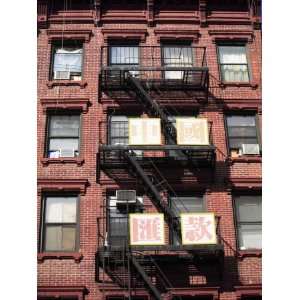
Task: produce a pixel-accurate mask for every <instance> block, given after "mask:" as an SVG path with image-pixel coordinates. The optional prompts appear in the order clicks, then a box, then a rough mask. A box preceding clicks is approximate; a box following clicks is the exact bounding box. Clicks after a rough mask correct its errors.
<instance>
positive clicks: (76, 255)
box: [37, 252, 83, 263]
mask: <svg viewBox="0 0 300 300" xmlns="http://www.w3.org/2000/svg"><path fill="white" fill-rule="evenodd" d="M82 258H83V255H82V253H80V252H41V253H38V255H37V259H38V263H43V262H44V260H46V259H74V261H75V262H76V263H80V261H81V260H82Z"/></svg>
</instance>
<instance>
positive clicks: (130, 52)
mask: <svg viewBox="0 0 300 300" xmlns="http://www.w3.org/2000/svg"><path fill="white" fill-rule="evenodd" d="M110 63H111V64H124V65H126V64H127V65H131V64H136V65H137V64H139V54H138V47H136V46H133V47H130V46H128V47H127V46H121V47H115V46H111V47H110Z"/></svg>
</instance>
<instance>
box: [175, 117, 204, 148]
mask: <svg viewBox="0 0 300 300" xmlns="http://www.w3.org/2000/svg"><path fill="white" fill-rule="evenodd" d="M176 131H177V144H178V145H209V138H208V122H207V119H204V118H177V119H176Z"/></svg>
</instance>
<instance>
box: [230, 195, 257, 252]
mask: <svg viewBox="0 0 300 300" xmlns="http://www.w3.org/2000/svg"><path fill="white" fill-rule="evenodd" d="M234 202H235V212H236V225H237V235H238V245H239V248H240V249H241V250H246V249H261V226H262V220H261V196H258V195H251V196H250V195H248V196H238V197H235V199H234Z"/></svg>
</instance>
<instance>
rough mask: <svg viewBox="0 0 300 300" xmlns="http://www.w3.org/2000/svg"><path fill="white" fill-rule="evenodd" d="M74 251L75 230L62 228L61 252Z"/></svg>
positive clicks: (73, 228)
mask: <svg viewBox="0 0 300 300" xmlns="http://www.w3.org/2000/svg"><path fill="white" fill-rule="evenodd" d="M75 249H76V228H75V227H63V228H62V250H64V251H75Z"/></svg>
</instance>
